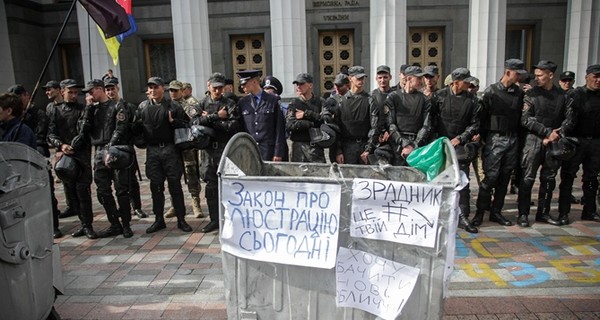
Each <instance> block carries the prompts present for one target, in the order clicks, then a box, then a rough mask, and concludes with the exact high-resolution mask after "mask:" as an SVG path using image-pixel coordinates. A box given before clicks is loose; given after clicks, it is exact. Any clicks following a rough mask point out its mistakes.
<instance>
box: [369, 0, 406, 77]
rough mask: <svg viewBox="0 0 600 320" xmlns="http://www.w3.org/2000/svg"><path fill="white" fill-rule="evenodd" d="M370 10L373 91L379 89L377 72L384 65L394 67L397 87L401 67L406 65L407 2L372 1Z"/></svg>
mask: <svg viewBox="0 0 600 320" xmlns="http://www.w3.org/2000/svg"><path fill="white" fill-rule="evenodd" d="M369 10H370V11H369V20H370V22H369V28H370V30H369V37H370V39H371V40H370V42H371V65H370V71H371V74H369V79H370V80H371V88H377V80H376V79H375V70H377V67H378V66H380V65H382V64H385V65H387V66H389V67H390V69H391V71H392V81H391V85H394V84H396V83H398V80H399V79H398V74H399V73H400V66H401V65H402V64H405V63H406V45H407V44H406V35H407V32H408V31H407V25H406V1H381V0H370V7H369Z"/></svg>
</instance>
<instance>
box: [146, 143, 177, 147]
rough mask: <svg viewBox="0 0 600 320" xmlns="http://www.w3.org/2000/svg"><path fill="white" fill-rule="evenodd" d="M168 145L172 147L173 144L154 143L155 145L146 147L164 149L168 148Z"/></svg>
mask: <svg viewBox="0 0 600 320" xmlns="http://www.w3.org/2000/svg"><path fill="white" fill-rule="evenodd" d="M170 145H173V142H159V143H155V144H149V145H148V147H158V148H164V147H168V146H170Z"/></svg>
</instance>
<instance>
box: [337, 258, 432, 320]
mask: <svg viewBox="0 0 600 320" xmlns="http://www.w3.org/2000/svg"><path fill="white" fill-rule="evenodd" d="M419 272H420V270H419V269H418V268H413V267H410V266H407V265H404V264H401V263H398V262H394V261H391V260H387V259H384V258H381V257H378V256H375V255H372V254H369V253H367V252H364V251H360V250H352V249H346V248H343V247H340V251H339V252H338V256H337V262H336V268H335V276H336V290H335V292H336V302H337V306H338V307H352V308H357V309H361V310H364V311H366V312H369V313H372V314H374V315H376V316H379V317H382V318H384V319H395V318H396V317H397V316H398V315H399V314H400V312H402V308H403V307H404V305H405V304H406V301H407V300H408V298H409V297H410V295H411V293H412V291H413V289H414V287H415V284H416V282H417V279H418V277H419Z"/></svg>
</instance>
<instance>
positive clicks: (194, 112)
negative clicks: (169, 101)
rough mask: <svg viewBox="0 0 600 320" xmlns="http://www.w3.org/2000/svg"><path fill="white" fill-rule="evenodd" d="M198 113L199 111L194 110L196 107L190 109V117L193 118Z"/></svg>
mask: <svg viewBox="0 0 600 320" xmlns="http://www.w3.org/2000/svg"><path fill="white" fill-rule="evenodd" d="M197 113H198V111H197V110H196V108H194V107H191V108H190V109H189V112H188V115H189V116H190V117H193V116H195V115H196V114H197Z"/></svg>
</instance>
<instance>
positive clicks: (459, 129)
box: [431, 68, 480, 233]
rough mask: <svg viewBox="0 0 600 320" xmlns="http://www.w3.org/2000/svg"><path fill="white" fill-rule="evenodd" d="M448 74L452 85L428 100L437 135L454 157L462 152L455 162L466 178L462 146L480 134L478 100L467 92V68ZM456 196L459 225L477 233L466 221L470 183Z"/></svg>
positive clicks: (468, 210) (469, 78)
mask: <svg viewBox="0 0 600 320" xmlns="http://www.w3.org/2000/svg"><path fill="white" fill-rule="evenodd" d="M451 75H452V84H451V85H450V86H447V87H445V88H443V89H440V90H439V91H437V92H436V93H435V94H433V96H432V98H431V107H432V109H433V111H432V114H433V115H434V121H433V122H434V124H435V127H436V129H437V133H438V135H439V136H441V137H447V138H448V139H450V143H451V144H452V145H453V146H454V148H456V150H457V154H459V151H461V152H460V153H461V154H462V155H463V157H461V158H459V159H458V160H459V168H460V170H461V171H462V172H464V173H465V175H466V176H467V177H469V165H470V163H471V160H472V158H469V157H467V156H466V153H467V151H468V150H465V149H466V147H465V145H466V144H467V143H470V142H471V140H472V138H473V136H474V135H476V134H477V133H479V111H480V107H479V101H478V100H477V97H475V96H473V95H472V94H471V93H469V91H468V89H469V85H470V83H469V81H470V80H471V78H472V77H471V72H470V71H469V69H467V68H457V69H454V71H452V73H451ZM459 195H460V199H459V202H458V206H459V208H460V214H459V220H458V226H459V228H462V229H465V230H466V231H467V232H470V233H477V232H478V230H477V228H476V227H474V226H472V225H471V223H470V222H469V220H468V218H469V214H470V213H471V208H470V200H471V191H470V189H469V184H467V185H466V186H465V187H464V188H463V189H462V190H460V192H459Z"/></svg>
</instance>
